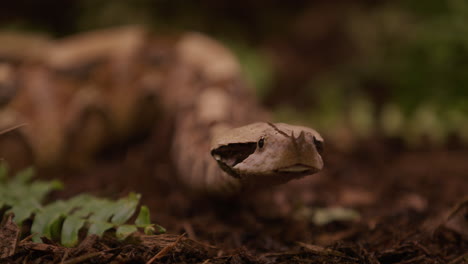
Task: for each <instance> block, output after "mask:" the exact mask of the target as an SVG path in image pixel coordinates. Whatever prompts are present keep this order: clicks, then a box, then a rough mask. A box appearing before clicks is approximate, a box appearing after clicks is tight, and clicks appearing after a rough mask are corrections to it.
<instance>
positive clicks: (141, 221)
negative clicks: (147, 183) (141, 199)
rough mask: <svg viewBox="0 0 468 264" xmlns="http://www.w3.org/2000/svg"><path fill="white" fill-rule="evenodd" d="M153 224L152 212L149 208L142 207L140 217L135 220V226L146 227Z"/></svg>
mask: <svg viewBox="0 0 468 264" xmlns="http://www.w3.org/2000/svg"><path fill="white" fill-rule="evenodd" d="M150 224H151V219H150V211H149V208H148V206H146V205H142V206H141V207H140V212H139V213H138V217H137V219H136V220H135V225H137V226H138V227H144V226H147V225H150Z"/></svg>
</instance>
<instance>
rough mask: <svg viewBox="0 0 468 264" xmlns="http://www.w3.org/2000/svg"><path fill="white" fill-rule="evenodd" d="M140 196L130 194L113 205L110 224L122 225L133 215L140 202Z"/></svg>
mask: <svg viewBox="0 0 468 264" xmlns="http://www.w3.org/2000/svg"><path fill="white" fill-rule="evenodd" d="M140 196H141V195H140V194H135V193H130V194H129V195H128V196H127V197H126V198H123V199H120V200H118V201H117V203H116V204H115V205H114V208H115V209H117V210H115V214H114V216H113V217H112V221H111V222H112V223H114V224H118V225H121V224H124V223H125V222H127V220H128V219H130V217H132V215H133V214H134V213H135V211H136V207H137V205H138V202H139V201H140Z"/></svg>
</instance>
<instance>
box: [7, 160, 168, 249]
mask: <svg viewBox="0 0 468 264" xmlns="http://www.w3.org/2000/svg"><path fill="white" fill-rule="evenodd" d="M7 174H8V169H7V166H6V165H5V164H3V163H1V164H0V209H1V208H8V210H6V212H5V215H7V214H9V213H13V214H14V216H15V217H14V221H15V223H16V224H18V225H21V224H22V223H23V222H24V220H26V219H28V218H30V217H31V216H33V215H34V217H33V218H32V219H33V222H32V226H31V233H32V234H36V235H35V236H34V237H33V241H34V242H40V241H41V237H46V238H48V239H51V240H54V241H59V242H61V243H62V244H63V245H64V246H68V247H71V246H75V245H76V244H77V243H78V240H79V236H78V234H79V232H80V231H82V232H85V233H86V234H87V235H90V234H96V235H98V236H102V235H103V234H104V233H105V232H106V231H110V230H115V236H116V237H117V238H118V239H121V240H123V239H125V238H127V237H128V236H129V235H131V234H132V233H134V232H136V231H137V230H138V229H139V228H140V229H143V230H144V232H145V233H146V234H153V233H155V232H158V233H161V232H164V231H165V230H164V228H162V227H161V226H158V225H154V224H151V222H150V213H149V209H148V207H146V206H141V207H140V208H139V213H138V216H137V217H136V220H135V222H134V224H127V222H128V220H129V219H130V218H131V217H132V216H134V215H135V212H136V210H137V209H138V204H139V201H140V195H139V194H135V193H130V194H129V195H128V196H127V197H124V198H121V199H119V200H116V201H113V200H110V199H104V198H97V197H94V196H91V195H88V194H83V195H78V196H75V197H73V198H71V199H68V200H57V201H54V202H52V203H49V204H47V205H43V200H44V198H45V196H46V195H47V194H49V193H50V192H51V191H53V190H57V189H60V188H62V184H61V183H60V182H58V181H50V182H44V181H32V180H31V178H32V176H33V175H34V170H33V169H26V170H24V171H22V172H19V173H18V174H17V175H15V176H14V177H13V178H12V179H7ZM0 212H1V211H0ZM156 229H157V230H156Z"/></svg>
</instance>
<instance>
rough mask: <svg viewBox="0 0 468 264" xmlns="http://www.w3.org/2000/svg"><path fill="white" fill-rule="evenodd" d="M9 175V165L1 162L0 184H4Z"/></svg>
mask: <svg viewBox="0 0 468 264" xmlns="http://www.w3.org/2000/svg"><path fill="white" fill-rule="evenodd" d="M7 175H8V165H7V164H6V163H5V162H3V161H2V162H0V182H4V181H5V180H6V178H7Z"/></svg>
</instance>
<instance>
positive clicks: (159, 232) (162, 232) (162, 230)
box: [154, 225, 167, 234]
mask: <svg viewBox="0 0 468 264" xmlns="http://www.w3.org/2000/svg"><path fill="white" fill-rule="evenodd" d="M154 226H155V227H156V229H158V230H157V233H158V234H164V233H166V232H167V230H166V228H164V227H162V226H160V225H154Z"/></svg>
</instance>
